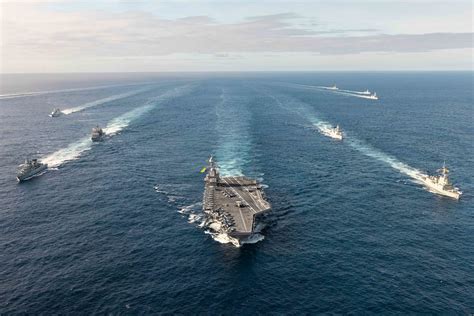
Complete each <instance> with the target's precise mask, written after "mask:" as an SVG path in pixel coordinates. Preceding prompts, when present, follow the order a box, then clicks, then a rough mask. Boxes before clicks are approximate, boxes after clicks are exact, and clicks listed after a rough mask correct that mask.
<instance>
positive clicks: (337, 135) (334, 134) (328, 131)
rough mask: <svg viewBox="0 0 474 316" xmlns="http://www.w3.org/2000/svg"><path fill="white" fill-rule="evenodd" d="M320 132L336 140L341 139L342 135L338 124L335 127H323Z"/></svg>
mask: <svg viewBox="0 0 474 316" xmlns="http://www.w3.org/2000/svg"><path fill="white" fill-rule="evenodd" d="M321 132H322V133H323V134H324V135H326V136H329V137H331V138H334V139H337V140H342V137H343V134H342V130H341V128H340V127H339V125H336V127H332V128H323V129H321Z"/></svg>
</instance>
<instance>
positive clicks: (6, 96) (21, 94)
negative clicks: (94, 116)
mask: <svg viewBox="0 0 474 316" xmlns="http://www.w3.org/2000/svg"><path fill="white" fill-rule="evenodd" d="M152 83H153V82H140V83H129V84H115V85H102V86H95V87H84V88H71V89H60V90H44V91H32V92H18V93H7V94H0V100H4V99H13V98H22V97H31V96H36V95H43V94H54V93H63V92H76V91H89V90H100V89H107V88H114V87H129V86H137V85H145V84H152Z"/></svg>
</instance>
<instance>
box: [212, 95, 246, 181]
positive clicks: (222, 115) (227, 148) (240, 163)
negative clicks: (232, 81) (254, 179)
mask: <svg viewBox="0 0 474 316" xmlns="http://www.w3.org/2000/svg"><path fill="white" fill-rule="evenodd" d="M220 98H221V101H220V102H219V103H218V104H217V105H216V115H217V125H216V129H217V134H218V135H219V142H218V148H217V151H216V157H217V161H218V162H219V169H220V171H221V174H222V175H223V176H242V175H243V168H244V166H245V165H246V164H247V163H248V162H249V161H250V157H249V156H250V153H249V151H250V149H251V146H252V143H251V136H250V134H249V128H250V127H249V121H250V113H249V112H248V110H247V109H246V108H245V107H242V103H231V102H230V100H229V99H228V98H227V97H226V94H225V91H224V90H222V93H221V96H220Z"/></svg>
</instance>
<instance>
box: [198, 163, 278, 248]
mask: <svg viewBox="0 0 474 316" xmlns="http://www.w3.org/2000/svg"><path fill="white" fill-rule="evenodd" d="M204 182H205V188H204V197H203V211H204V213H206V214H207V220H206V222H207V224H208V226H209V227H210V228H211V229H212V230H213V231H214V232H215V233H218V234H226V235H227V236H228V237H229V238H231V239H232V243H234V244H236V245H237V246H240V245H242V244H243V243H245V241H246V240H248V239H249V238H250V237H251V236H252V235H253V234H255V233H257V232H258V231H257V224H258V222H259V220H260V219H261V217H263V216H264V215H265V214H267V213H268V212H269V211H270V210H271V205H270V203H269V202H268V201H267V200H266V199H265V195H264V192H263V190H262V186H261V184H260V183H258V182H257V180H255V179H251V178H247V177H244V176H237V177H221V176H220V174H219V168H218V166H217V163H216V162H215V161H214V158H213V157H212V156H211V157H210V158H209V161H208V167H207V174H206V177H205V179H204ZM210 223H213V224H216V223H217V225H209V224H210Z"/></svg>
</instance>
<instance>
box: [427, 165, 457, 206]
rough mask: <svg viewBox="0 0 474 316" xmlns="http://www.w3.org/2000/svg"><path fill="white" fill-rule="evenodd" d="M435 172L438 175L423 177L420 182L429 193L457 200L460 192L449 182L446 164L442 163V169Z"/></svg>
mask: <svg viewBox="0 0 474 316" xmlns="http://www.w3.org/2000/svg"><path fill="white" fill-rule="evenodd" d="M437 172H439V174H438V175H428V176H423V177H421V179H420V180H421V181H422V182H423V184H425V185H426V187H427V188H428V189H429V190H430V191H431V192H433V193H436V194H440V195H444V196H448V197H450V198H453V199H456V200H459V198H460V197H461V195H462V192H461V191H460V190H459V188H456V187H455V186H453V184H452V183H451V182H450V181H449V177H448V173H449V169H448V168H447V167H446V164H445V163H443V167H442V168H441V169H438V170H437Z"/></svg>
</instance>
